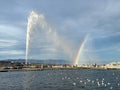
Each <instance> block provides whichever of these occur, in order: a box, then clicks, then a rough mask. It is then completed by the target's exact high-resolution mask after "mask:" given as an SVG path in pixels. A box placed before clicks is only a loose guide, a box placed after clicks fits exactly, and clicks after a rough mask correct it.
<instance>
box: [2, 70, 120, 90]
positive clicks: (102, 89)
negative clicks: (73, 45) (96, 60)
mask: <svg viewBox="0 0 120 90" xmlns="http://www.w3.org/2000/svg"><path fill="white" fill-rule="evenodd" d="M110 89H111V90H120V72H119V70H90V69H80V70H43V71H18V72H0V90H110Z"/></svg>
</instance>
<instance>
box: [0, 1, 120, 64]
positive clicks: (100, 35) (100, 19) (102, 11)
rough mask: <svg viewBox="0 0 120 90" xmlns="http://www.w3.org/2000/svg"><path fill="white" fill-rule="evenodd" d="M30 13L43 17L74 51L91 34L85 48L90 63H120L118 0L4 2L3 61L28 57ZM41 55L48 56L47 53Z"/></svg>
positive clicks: (0, 14) (0, 27) (0, 18)
mask: <svg viewBox="0 0 120 90" xmlns="http://www.w3.org/2000/svg"><path fill="white" fill-rule="evenodd" d="M31 11H36V12H38V13H39V14H43V15H44V16H45V18H46V20H47V22H49V23H50V24H51V25H52V26H53V27H54V28H55V29H56V31H57V33H58V34H59V35H60V36H62V37H65V39H66V40H67V41H68V42H72V43H73V44H74V45H73V46H72V48H73V49H75V51H77V49H78V48H79V46H80V43H82V40H83V38H84V36H85V35H86V34H89V36H88V38H87V42H86V44H85V46H84V49H83V52H84V54H86V55H85V58H86V59H87V60H90V61H92V60H93V61H94V60H98V61H99V62H103V63H108V62H111V61H120V48H119V47H120V25H119V24H120V1H119V0H113V1H110V0H94V1H93V0H91V1H90V0H52V1H50V0H10V1H8V0H1V1H0V59H1V60H2V59H10V58H25V49H26V31H27V21H28V16H29V14H30V12H31ZM47 54H49V55H48V56H51V55H50V53H47ZM41 55H42V57H46V56H45V54H44V53H41ZM58 57H59V58H60V56H59V55H58ZM62 58H63V57H62ZM83 59H84V58H83Z"/></svg>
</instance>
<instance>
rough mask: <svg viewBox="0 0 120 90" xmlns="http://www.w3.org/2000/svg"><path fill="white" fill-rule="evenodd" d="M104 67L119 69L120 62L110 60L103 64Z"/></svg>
mask: <svg viewBox="0 0 120 90" xmlns="http://www.w3.org/2000/svg"><path fill="white" fill-rule="evenodd" d="M105 68H108V69H120V62H112V63H109V64H106V65H105Z"/></svg>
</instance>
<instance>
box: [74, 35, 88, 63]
mask: <svg viewBox="0 0 120 90" xmlns="http://www.w3.org/2000/svg"><path fill="white" fill-rule="evenodd" d="M87 38H88V34H86V35H85V37H84V39H83V41H82V43H81V44H80V47H79V49H78V53H77V55H76V57H75V60H74V65H78V62H79V59H80V57H81V53H82V51H83V48H84V45H85V43H86V41H87Z"/></svg>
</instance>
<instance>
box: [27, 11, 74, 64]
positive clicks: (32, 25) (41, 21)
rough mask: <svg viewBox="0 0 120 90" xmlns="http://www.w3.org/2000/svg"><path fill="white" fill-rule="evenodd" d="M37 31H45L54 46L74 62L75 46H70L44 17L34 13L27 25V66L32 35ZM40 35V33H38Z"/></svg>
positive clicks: (31, 14)
mask: <svg viewBox="0 0 120 90" xmlns="http://www.w3.org/2000/svg"><path fill="white" fill-rule="evenodd" d="M36 28H37V29H36ZM35 29H36V30H39V31H44V32H45V33H46V35H47V37H48V39H49V40H50V41H51V42H52V43H53V44H54V46H55V48H57V49H62V50H63V51H64V53H65V54H67V55H68V57H69V58H70V59H71V60H72V59H73V57H74V50H73V49H72V47H73V46H74V45H71V44H69V42H68V41H67V40H65V39H64V38H62V37H63V36H59V35H58V33H57V32H56V30H55V29H54V28H53V27H52V26H51V25H50V24H49V23H48V22H47V21H46V19H45V17H44V15H42V14H37V13H36V12H34V11H32V12H31V13H30V16H29V18H28V25H27V35H26V64H27V63H28V56H29V49H30V42H31V38H32V34H33V33H34V32H35ZM37 34H38V35H39V33H37Z"/></svg>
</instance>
